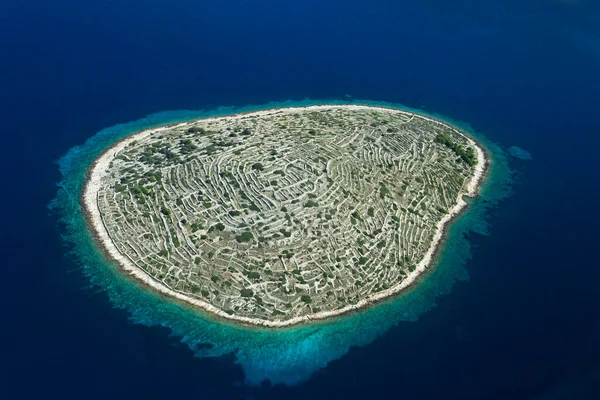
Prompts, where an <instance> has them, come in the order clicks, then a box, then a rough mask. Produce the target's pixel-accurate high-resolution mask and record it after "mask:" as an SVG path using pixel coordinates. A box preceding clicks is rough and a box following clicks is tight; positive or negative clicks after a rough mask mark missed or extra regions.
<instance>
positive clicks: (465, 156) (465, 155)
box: [435, 135, 477, 166]
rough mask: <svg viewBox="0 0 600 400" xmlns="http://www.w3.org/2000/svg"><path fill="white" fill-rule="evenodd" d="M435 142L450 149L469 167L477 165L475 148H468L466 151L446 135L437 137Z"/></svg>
mask: <svg viewBox="0 0 600 400" xmlns="http://www.w3.org/2000/svg"><path fill="white" fill-rule="evenodd" d="M435 142H436V143H439V144H443V145H444V146H446V147H448V148H449V149H450V150H452V151H453V152H454V153H455V154H456V155H457V156H459V157H460V158H461V159H462V160H463V161H464V162H465V163H467V164H468V165H470V166H473V165H475V164H477V157H476V155H475V151H474V150H473V148H471V147H467V148H466V149H465V148H464V147H462V146H461V145H459V144H458V143H456V142H453V141H452V139H450V138H449V137H448V136H446V135H437V136H436V137H435Z"/></svg>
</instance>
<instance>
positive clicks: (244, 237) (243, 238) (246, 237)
mask: <svg viewBox="0 0 600 400" xmlns="http://www.w3.org/2000/svg"><path fill="white" fill-rule="evenodd" d="M253 238H254V235H252V233H251V232H244V233H242V234H240V235H236V236H235V240H236V241H237V242H238V243H246V242H249V241H251V240H252V239H253Z"/></svg>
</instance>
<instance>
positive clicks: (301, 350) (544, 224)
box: [0, 0, 600, 400]
mask: <svg viewBox="0 0 600 400" xmlns="http://www.w3.org/2000/svg"><path fill="white" fill-rule="evenodd" d="M323 103H344V104H345V103H355V104H356V103H360V104H379V105H386V106H391V107H398V108H403V109H413V110H419V111H420V112H423V113H426V114H430V115H433V116H435V117H436V118H440V119H443V120H446V121H448V122H451V123H453V124H456V125H458V126H459V127H461V128H462V129H464V130H465V131H467V132H469V133H470V134H471V135H473V136H475V137H476V138H477V139H478V140H480V141H481V142H482V143H483V144H484V145H485V146H486V147H487V149H488V150H489V152H490V155H491V158H492V161H493V162H492V165H491V168H490V172H489V179H488V181H487V183H486V185H485V186H484V187H483V188H482V192H481V196H480V197H479V198H477V199H474V200H472V201H470V203H471V206H470V208H469V210H468V212H467V213H465V214H464V215H462V216H461V217H460V218H458V219H457V220H456V222H455V223H454V224H453V226H452V228H451V229H450V230H449V232H448V235H447V237H446V240H445V243H444V249H443V251H441V253H440V255H439V257H438V260H437V263H436V267H435V268H434V269H433V270H432V271H431V272H430V273H428V274H426V275H425V276H424V277H423V278H422V279H421V281H420V282H419V283H418V284H417V285H416V286H414V287H413V288H412V289H410V290H409V291H408V292H407V293H405V294H403V295H401V296H399V297H396V298H394V299H391V300H389V301H386V302H383V303H380V304H378V305H376V306H374V307H371V308H369V309H367V310H364V311H363V312H360V313H355V314H351V315H348V316H345V317H341V318H338V319H335V320H331V321H327V322H324V323H316V324H311V325H306V326H298V327H295V328H290V329H285V330H276V331H272V330H264V329H257V328H252V329H250V328H243V327H239V326H236V325H232V324H229V323H224V322H223V321H218V320H214V319H212V318H211V317H210V316H207V315H205V314H203V313H201V312H198V311H195V310H192V309H190V308H188V307H186V306H184V305H181V304H177V303H173V302H171V301H169V300H168V299H165V298H163V297H161V296H159V295H157V294H155V293H152V292H150V291H148V290H147V289H144V288H143V287H140V286H139V285H137V284H136V283H135V282H132V281H131V280H130V279H128V278H127V277H126V276H124V275H123V274H122V273H121V272H120V271H119V270H118V268H116V267H115V266H114V265H112V264H111V263H109V262H107V261H106V260H105V259H104V258H103V257H102V255H101V253H100V252H99V251H98V249H97V247H96V246H95V244H94V242H93V240H91V238H90V235H89V232H88V231H87V229H86V226H85V221H84V220H83V217H82V215H81V209H80V207H79V205H78V195H79V190H80V189H81V184H82V182H83V180H84V178H85V169H86V168H87V166H89V164H90V162H91V161H92V160H93V159H94V156H95V155H97V154H98V152H100V151H101V150H102V149H103V148H105V147H106V146H108V145H110V143H112V142H114V141H115V140H118V139H119V138H120V137H123V136H124V135H127V134H129V133H132V132H135V131H136V130H139V129H143V128H146V127H149V126H154V125H159V124H164V123H167V122H172V121H176V120H185V119H192V118H200V117H203V116H209V115H225V114H229V113H232V112H239V111H248V110H258V109H264V108H270V107H280V106H293V105H308V104H323ZM0 117H1V119H0V134H1V136H0V137H1V138H2V146H1V150H2V157H0V163H1V164H0V167H1V171H2V181H1V184H0V187H1V188H2V189H1V190H2V196H0V206H1V210H2V218H1V225H0V227H1V229H0V235H1V237H0V250H1V253H2V255H3V257H2V264H1V266H2V271H1V275H0V276H1V278H2V286H1V290H0V305H1V306H2V315H1V319H0V321H2V327H1V329H0V332H1V333H0V335H1V336H0V350H1V352H0V355H1V358H0V360H1V361H0V398H2V399H11V400H12V399H38V398H61V399H81V398H86V399H174V398H177V399H183V398H187V399H282V398H285V399H287V400H294V399H302V400H307V399H338V398H340V399H355V398H356V399H366V398H390V399H436V400H437V399H536V400H537V399H543V400H546V399H553V400H554V399H599V398H600V310H599V304H600V262H599V261H598V257H597V253H598V249H599V248H600V247H599V242H600V234H599V233H598V226H599V225H600V213H599V212H598V205H599V204H600V167H599V165H598V159H599V156H598V154H599V152H600V3H598V2H597V1H593V0H520V1H517V0H489V1H481V0H479V1H474V0H455V1H442V0H396V1H389V0H373V1H368V2H365V1H355V0H345V1H341V0H320V1H317V0H305V1H303V2H284V1H275V0H254V1H249V0H223V1H219V2H203V1H192V0H171V1H166V0H146V1H140V0H130V1H115V0H104V1H99V0H87V1H81V0H78V1H76V0H61V1H59V0H55V1H51V0H45V1H42V0H32V1H29V2H24V1H10V2H9V1H4V2H1V3H0Z"/></svg>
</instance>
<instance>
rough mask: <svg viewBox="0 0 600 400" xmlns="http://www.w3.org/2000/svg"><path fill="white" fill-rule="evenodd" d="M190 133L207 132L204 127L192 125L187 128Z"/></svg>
mask: <svg viewBox="0 0 600 400" xmlns="http://www.w3.org/2000/svg"><path fill="white" fill-rule="evenodd" d="M187 132H188V133H200V134H202V135H203V134H205V133H206V130H205V129H204V128H200V127H197V126H192V127H191V128H188V130H187Z"/></svg>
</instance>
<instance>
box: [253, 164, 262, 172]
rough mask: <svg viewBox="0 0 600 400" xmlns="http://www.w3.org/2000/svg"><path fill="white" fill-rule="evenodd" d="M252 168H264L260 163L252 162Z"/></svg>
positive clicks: (256, 169)
mask: <svg viewBox="0 0 600 400" xmlns="http://www.w3.org/2000/svg"><path fill="white" fill-rule="evenodd" d="M252 169H253V170H255V171H262V170H264V169H265V167H264V165H262V164H261V163H254V164H252Z"/></svg>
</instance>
